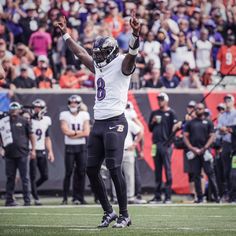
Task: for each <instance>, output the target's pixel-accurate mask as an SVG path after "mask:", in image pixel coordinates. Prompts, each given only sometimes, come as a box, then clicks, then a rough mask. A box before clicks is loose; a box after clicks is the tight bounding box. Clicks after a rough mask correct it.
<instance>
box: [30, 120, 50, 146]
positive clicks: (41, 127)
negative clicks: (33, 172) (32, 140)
mask: <svg viewBox="0 0 236 236" xmlns="http://www.w3.org/2000/svg"><path fill="white" fill-rule="evenodd" d="M51 125H52V121H51V118H50V117H49V116H43V118H42V119H41V120H37V119H32V129H33V132H34V134H35V136H36V146H35V149H36V150H45V148H46V147H45V137H46V131H47V130H48V128H49V127H50V126H51Z"/></svg>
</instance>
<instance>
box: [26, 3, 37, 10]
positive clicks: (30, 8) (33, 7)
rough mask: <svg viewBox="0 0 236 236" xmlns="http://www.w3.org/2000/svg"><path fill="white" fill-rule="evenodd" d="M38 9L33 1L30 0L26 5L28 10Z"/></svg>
mask: <svg viewBox="0 0 236 236" xmlns="http://www.w3.org/2000/svg"><path fill="white" fill-rule="evenodd" d="M36 9H37V7H36V5H35V4H34V3H33V2H29V3H27V4H26V6H25V10H26V11H30V10H36Z"/></svg>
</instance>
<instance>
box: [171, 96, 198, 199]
mask: <svg viewBox="0 0 236 236" xmlns="http://www.w3.org/2000/svg"><path fill="white" fill-rule="evenodd" d="M195 107H196V102H195V101H193V100H192V101H190V102H189V103H188V106H187V113H186V115H185V119H184V121H183V122H182V121H179V122H178V123H176V124H175V127H176V128H178V129H181V135H180V136H179V137H180V138H181V141H183V139H182V138H183V132H184V126H185V125H186V123H187V122H188V121H190V120H192V119H194V118H195V117H196V112H195ZM174 129H175V128H174ZM181 145H183V147H182V148H183V151H184V152H183V155H184V159H183V160H184V173H187V174H188V181H189V190H190V194H191V197H193V199H194V198H195V188H194V178H193V174H192V173H189V161H188V158H187V156H186V153H187V152H188V149H187V147H186V145H184V142H183V143H181Z"/></svg>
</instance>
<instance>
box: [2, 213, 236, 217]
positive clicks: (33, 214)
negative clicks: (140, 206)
mask: <svg viewBox="0 0 236 236" xmlns="http://www.w3.org/2000/svg"><path fill="white" fill-rule="evenodd" d="M0 215H30V216H101V215H102V214H97V213H39V212H1V213H0ZM157 216H158V217H173V215H171V214H168V215H167V214H162V215H155V214H141V215H137V214H135V217H157ZM179 217H181V216H179ZM182 217H186V216H185V215H182ZM193 217H194V216H193ZM196 217H199V216H197V215H196ZM201 217H202V218H203V217H204V218H224V217H226V218H227V217H229V218H232V217H233V218H234V217H236V216H223V215H203V216H201Z"/></svg>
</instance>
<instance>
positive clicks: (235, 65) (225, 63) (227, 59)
mask: <svg viewBox="0 0 236 236" xmlns="http://www.w3.org/2000/svg"><path fill="white" fill-rule="evenodd" d="M235 43H236V42H235V36H234V35H233V34H229V35H228V36H227V39H226V44H224V45H222V46H221V47H220V50H219V52H218V54H217V62H216V69H217V71H220V73H221V74H222V75H236V45H235Z"/></svg>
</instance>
